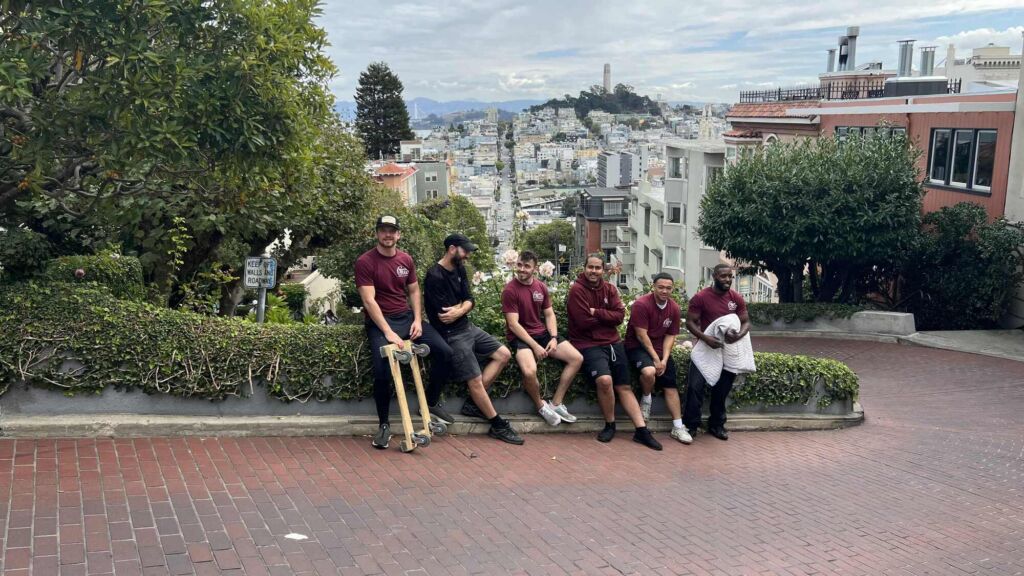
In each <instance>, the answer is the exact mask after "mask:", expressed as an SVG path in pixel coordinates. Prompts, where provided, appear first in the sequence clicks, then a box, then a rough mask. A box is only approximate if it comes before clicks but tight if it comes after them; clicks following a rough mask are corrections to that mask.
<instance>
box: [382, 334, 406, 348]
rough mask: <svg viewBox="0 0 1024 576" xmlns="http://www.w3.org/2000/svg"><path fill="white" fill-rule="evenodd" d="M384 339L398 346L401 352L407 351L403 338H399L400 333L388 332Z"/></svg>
mask: <svg viewBox="0 0 1024 576" xmlns="http://www.w3.org/2000/svg"><path fill="white" fill-rule="evenodd" d="M384 337H385V338H387V339H388V342H390V343H392V344H394V345H395V346H398V349H399V350H404V349H405V340H402V337H401V336H399V335H398V333H397V332H395V331H394V330H388V331H387V332H386V333H385V334H384Z"/></svg>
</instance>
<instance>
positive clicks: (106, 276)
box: [41, 252, 145, 300]
mask: <svg viewBox="0 0 1024 576" xmlns="http://www.w3.org/2000/svg"><path fill="white" fill-rule="evenodd" d="M76 270H82V271H83V272H84V273H85V274H84V275H83V276H82V277H81V278H79V277H77V276H76V275H75V271H76ZM41 280H42V281H43V282H45V283H75V284H100V285H102V286H106V287H107V288H108V289H110V291H111V293H113V294H114V296H117V297H119V298H125V299H127V300H142V299H143V298H144V297H145V288H144V287H143V284H142V264H140V263H139V259H138V258H134V257H132V256H121V255H119V254H115V253H109V252H108V253H103V254H95V255H88V256H62V257H60V258H55V259H53V260H51V261H50V262H49V263H48V264H47V266H46V270H45V271H44V272H43V277H42V279H41Z"/></svg>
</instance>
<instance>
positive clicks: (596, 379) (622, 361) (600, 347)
mask: <svg viewBox="0 0 1024 576" xmlns="http://www.w3.org/2000/svg"><path fill="white" fill-rule="evenodd" d="M604 273H605V270H604V255H603V254H599V253H596V254H591V255H590V256H588V257H587V261H586V266H585V267H584V269H583V272H582V273H581V274H580V275H579V277H578V278H576V281H575V282H574V283H573V285H572V287H571V288H569V297H568V300H567V303H566V308H567V312H568V315H569V341H570V342H571V343H572V345H573V346H575V347H576V349H577V350H579V351H580V352H581V353H582V354H583V373H584V374H585V375H586V376H587V378H589V379H590V381H591V382H592V383H593V384H594V386H596V387H597V401H598V404H600V406H601V413H602V414H603V415H604V421H605V425H604V429H603V430H601V432H600V433H599V434H598V435H597V439H598V440H599V441H601V442H611V440H612V438H614V437H615V395H616V393H617V394H618V396H619V402H621V403H622V408H623V409H624V410H625V411H626V414H627V415H628V416H629V418H630V419H631V420H632V421H633V425H634V427H635V428H636V432H635V433H634V434H633V441H634V442H639V443H640V444H643V445H644V446H647V447H648V448H651V449H654V450H661V443H659V442H658V441H657V440H655V439H654V436H653V435H651V431H650V430H648V429H647V424H646V423H645V422H644V418H643V416H642V415H641V413H640V405H639V404H638V403H637V401H636V396H634V395H633V390H632V388H631V387H630V383H629V367H628V366H627V364H626V362H628V359H627V358H626V349H625V348H624V347H623V345H622V339H621V338H619V325H620V324H622V320H623V319H624V318H625V317H626V307H625V306H624V305H623V304H622V300H621V299H620V298H619V291H618V290H616V289H615V286H613V285H611V284H609V283H608V282H605V280H604Z"/></svg>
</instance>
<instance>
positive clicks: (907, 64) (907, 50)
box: [896, 40, 914, 78]
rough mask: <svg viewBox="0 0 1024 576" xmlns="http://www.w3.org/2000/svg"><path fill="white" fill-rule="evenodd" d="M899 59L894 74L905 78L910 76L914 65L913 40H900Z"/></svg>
mask: <svg viewBox="0 0 1024 576" xmlns="http://www.w3.org/2000/svg"><path fill="white" fill-rule="evenodd" d="M899 44H900V59H899V62H898V66H897V69H896V76H898V77H900V78H905V77H907V76H910V73H911V70H913V65H914V41H913V40H900V41H899Z"/></svg>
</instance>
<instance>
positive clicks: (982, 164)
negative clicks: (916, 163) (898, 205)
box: [928, 128, 997, 193]
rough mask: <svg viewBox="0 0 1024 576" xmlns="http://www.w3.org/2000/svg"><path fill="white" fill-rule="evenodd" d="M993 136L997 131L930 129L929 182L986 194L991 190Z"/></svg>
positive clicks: (993, 163) (993, 155)
mask: <svg viewBox="0 0 1024 576" xmlns="http://www.w3.org/2000/svg"><path fill="white" fill-rule="evenodd" d="M996 139H997V131H996V130H976V129H961V128H936V129H934V130H932V138H931V143H930V145H929V150H928V180H929V182H931V183H932V184H939V185H945V186H951V187H954V188H963V189H966V190H972V191H977V192H982V193H988V192H989V191H991V189H992V175H993V172H994V168H995V157H996Z"/></svg>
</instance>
